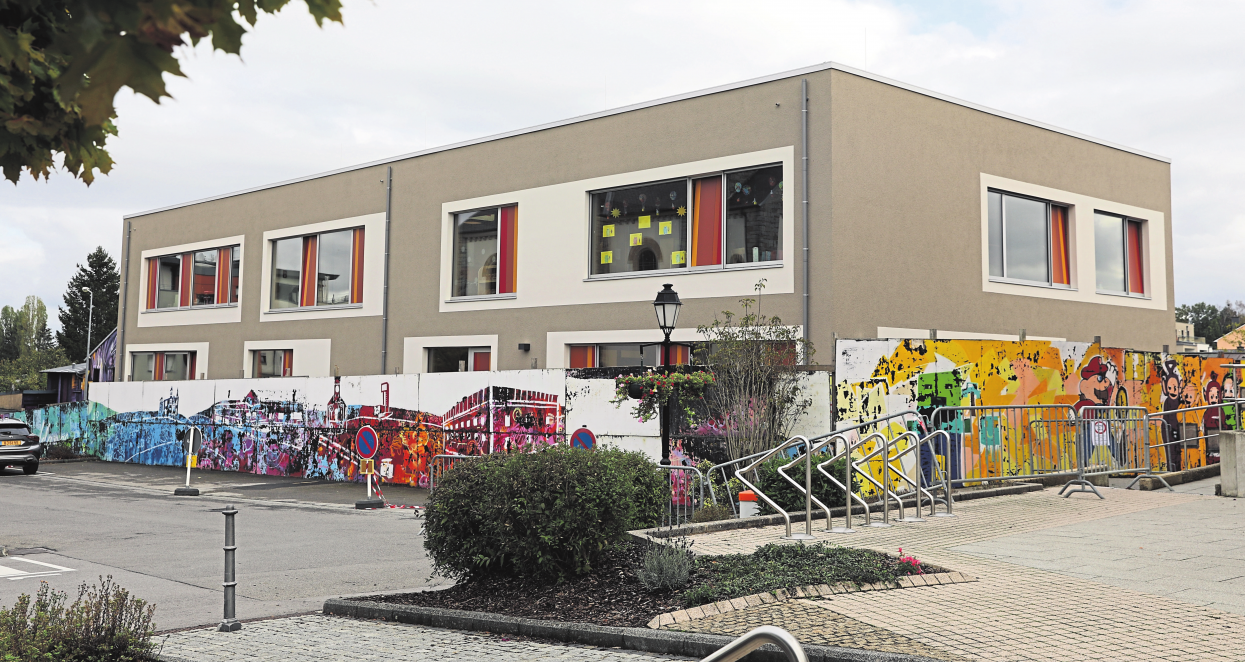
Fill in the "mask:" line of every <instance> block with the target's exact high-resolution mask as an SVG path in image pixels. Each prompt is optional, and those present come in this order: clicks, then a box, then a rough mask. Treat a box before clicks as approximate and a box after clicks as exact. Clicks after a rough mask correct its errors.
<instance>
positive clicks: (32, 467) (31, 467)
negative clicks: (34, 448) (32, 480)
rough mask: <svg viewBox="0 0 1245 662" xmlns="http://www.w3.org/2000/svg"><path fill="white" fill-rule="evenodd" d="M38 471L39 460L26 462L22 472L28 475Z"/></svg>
mask: <svg viewBox="0 0 1245 662" xmlns="http://www.w3.org/2000/svg"><path fill="white" fill-rule="evenodd" d="M37 471H39V463H38V462H27V463H26V464H23V465H22V473H24V474H26V475H27V476H33V475H35V472H37Z"/></svg>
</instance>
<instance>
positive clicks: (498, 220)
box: [451, 205, 518, 297]
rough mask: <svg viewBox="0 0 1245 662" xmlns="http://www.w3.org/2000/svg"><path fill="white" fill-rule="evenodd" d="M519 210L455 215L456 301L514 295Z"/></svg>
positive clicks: (493, 209)
mask: <svg viewBox="0 0 1245 662" xmlns="http://www.w3.org/2000/svg"><path fill="white" fill-rule="evenodd" d="M517 230H518V207H515V206H513V205H512V206H509V207H490V208H488V209H477V210H474V211H466V212H460V213H457V214H454V263H453V270H454V282H453V293H452V295H451V296H455V297H473V296H489V295H493V294H513V293H514V291H515V276H516V265H515V262H516V260H515V258H516V255H515V249H516V243H515V240H516V236H517V235H516V233H517Z"/></svg>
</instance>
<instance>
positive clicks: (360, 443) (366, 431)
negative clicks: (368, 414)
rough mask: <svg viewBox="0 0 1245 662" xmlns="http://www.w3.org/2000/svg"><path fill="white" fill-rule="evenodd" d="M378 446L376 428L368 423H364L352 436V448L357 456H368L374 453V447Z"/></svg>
mask: <svg viewBox="0 0 1245 662" xmlns="http://www.w3.org/2000/svg"><path fill="white" fill-rule="evenodd" d="M377 448H380V440H379V439H378V438H377V437H376V430H373V429H372V426H370V425H364V426H363V427H361V428H359V431H358V432H357V433H355V436H354V450H355V452H356V453H358V454H359V457H362V458H370V457H372V456H373V455H375V454H376V449H377Z"/></svg>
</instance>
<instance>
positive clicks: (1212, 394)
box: [1202, 372, 1223, 464]
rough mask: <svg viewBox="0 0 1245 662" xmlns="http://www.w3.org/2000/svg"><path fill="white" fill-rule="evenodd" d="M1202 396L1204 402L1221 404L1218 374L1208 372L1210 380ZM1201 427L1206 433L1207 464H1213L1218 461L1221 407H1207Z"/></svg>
mask: <svg viewBox="0 0 1245 662" xmlns="http://www.w3.org/2000/svg"><path fill="white" fill-rule="evenodd" d="M1203 397H1205V398H1206V404H1208V405H1218V404H1223V387H1222V386H1220V385H1219V375H1217V374H1215V373H1213V372H1212V373H1210V381H1208V382H1206V387H1205V389H1204V391H1203ZM1202 427H1203V428H1204V430H1205V431H1204V432H1203V433H1202V434H1204V435H1206V455H1207V456H1208V457H1207V459H1206V463H1207V464H1214V463H1216V462H1218V461H1219V437H1218V434H1219V430H1221V429H1223V409H1222V408H1220V407H1215V408H1213V409H1207V410H1206V414H1205V415H1204V416H1202Z"/></svg>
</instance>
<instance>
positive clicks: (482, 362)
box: [428, 347, 493, 372]
mask: <svg viewBox="0 0 1245 662" xmlns="http://www.w3.org/2000/svg"><path fill="white" fill-rule="evenodd" d="M492 358H493V354H492V351H491V350H490V349H489V348H488V347H429V348H428V372H487V371H488V370H489V368H491V367H492Z"/></svg>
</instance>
